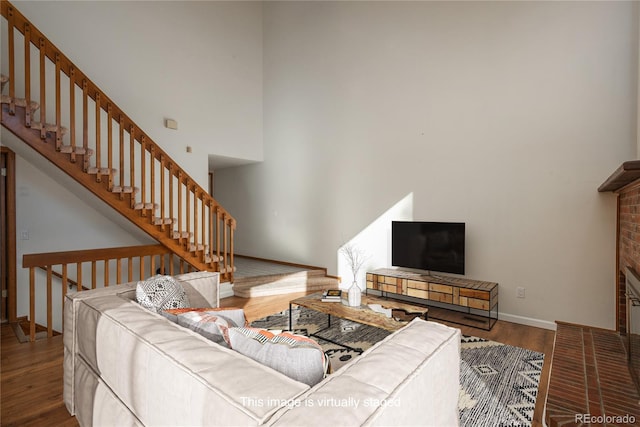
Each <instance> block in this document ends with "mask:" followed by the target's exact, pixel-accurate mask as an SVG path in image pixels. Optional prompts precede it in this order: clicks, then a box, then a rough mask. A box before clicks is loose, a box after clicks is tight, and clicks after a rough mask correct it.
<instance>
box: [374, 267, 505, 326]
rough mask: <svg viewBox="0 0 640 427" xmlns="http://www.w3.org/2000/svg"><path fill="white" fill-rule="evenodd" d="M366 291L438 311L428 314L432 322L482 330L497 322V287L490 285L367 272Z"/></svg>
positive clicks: (386, 270) (405, 273) (395, 272)
mask: <svg viewBox="0 0 640 427" xmlns="http://www.w3.org/2000/svg"><path fill="white" fill-rule="evenodd" d="M366 291H367V292H369V291H373V292H376V293H379V294H380V295H382V296H386V297H389V298H403V297H404V298H407V297H410V298H411V299H412V300H423V301H424V304H425V305H428V306H429V307H430V308H431V307H439V308H441V309H442V310H431V309H430V310H429V317H430V318H432V319H438V320H446V321H448V322H453V323H459V324H463V325H467V326H472V327H475V328H481V329H485V330H491V328H493V325H495V323H496V322H497V321H498V284H497V283H494V282H485V281H480V280H472V279H467V278H460V277H452V276H441V275H433V274H431V273H428V274H421V273H413V272H409V271H403V270H395V269H391V268H381V269H378V270H374V271H370V272H367V289H366ZM439 312H442V314H441V315H439V314H438V313H439ZM456 313H457V315H456Z"/></svg>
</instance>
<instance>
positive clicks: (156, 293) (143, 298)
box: [136, 275, 189, 312]
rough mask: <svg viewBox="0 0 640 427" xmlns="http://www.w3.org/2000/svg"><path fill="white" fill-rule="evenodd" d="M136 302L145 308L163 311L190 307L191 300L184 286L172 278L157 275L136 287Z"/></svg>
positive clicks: (142, 281)
mask: <svg viewBox="0 0 640 427" xmlns="http://www.w3.org/2000/svg"><path fill="white" fill-rule="evenodd" d="M136 300H137V301H138V303H140V305H142V306H143V307H144V308H147V309H149V310H151V311H155V312H158V311H161V310H166V309H169V308H185V307H189V299H188V298H187V294H186V293H185V291H184V288H183V287H182V285H181V284H180V283H179V282H178V281H176V280H175V279H174V278H173V277H171V276H163V275H157V276H153V277H150V278H148V279H147V280H141V281H139V282H138V284H137V285H136Z"/></svg>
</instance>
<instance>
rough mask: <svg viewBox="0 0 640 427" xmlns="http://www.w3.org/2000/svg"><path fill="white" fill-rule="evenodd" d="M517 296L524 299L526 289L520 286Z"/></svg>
mask: <svg viewBox="0 0 640 427" xmlns="http://www.w3.org/2000/svg"><path fill="white" fill-rule="evenodd" d="M516 295H517V296H518V298H524V295H525V293H524V288H523V287H522V286H518V288H517V289H516Z"/></svg>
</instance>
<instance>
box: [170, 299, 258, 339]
mask: <svg viewBox="0 0 640 427" xmlns="http://www.w3.org/2000/svg"><path fill="white" fill-rule="evenodd" d="M162 315H163V316H164V317H166V318H167V319H169V320H171V321H173V322H175V323H177V324H178V325H180V326H184V327H185V328H188V329H191V330H192V331H194V332H197V333H199V334H200V335H202V336H203V337H205V338H207V339H210V340H211V341H213V342H216V343H218V344H220V345H223V346H225V347H228V346H229V345H228V344H227V342H228V337H227V330H228V329H229V328H232V327H234V328H235V327H238V326H246V325H247V320H246V318H245V316H244V310H243V309H241V308H177V309H170V310H165V311H163V312H162Z"/></svg>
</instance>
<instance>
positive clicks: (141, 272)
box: [22, 245, 193, 341]
mask: <svg viewBox="0 0 640 427" xmlns="http://www.w3.org/2000/svg"><path fill="white" fill-rule="evenodd" d="M22 265H23V267H24V268H28V269H29V338H30V340H31V341H34V340H35V337H36V316H37V313H44V312H45V310H46V322H45V323H46V327H47V336H48V337H52V336H53V305H54V298H53V291H54V287H53V279H54V278H56V279H59V280H60V281H61V284H62V288H61V292H60V296H61V301H62V302H63V304H61V307H62V306H63V305H64V298H65V296H66V295H67V291H68V285H69V284H73V285H74V286H75V287H76V291H77V292H81V291H83V290H88V289H96V288H100V287H106V286H111V285H119V284H122V283H127V282H132V281H134V280H144V279H146V278H148V277H151V276H153V275H155V274H156V273H157V272H158V271H160V272H161V273H164V274H169V275H173V274H177V273H185V272H191V271H192V270H193V268H192V267H191V266H190V265H189V264H188V263H186V262H185V261H184V260H183V259H181V258H179V257H176V256H175V255H174V254H173V252H172V251H171V250H169V249H168V248H166V247H164V246H162V245H143V246H128V247H121V248H106V249H91V250H81V251H67V252H49V253H40V254H28V255H24V256H23V258H22ZM40 270H44V272H42V271H40ZM39 289H40V290H42V289H46V291H41V292H37V290H39ZM56 293H57V292H56ZM56 304H57V303H56ZM38 308H39V310H38ZM40 320H41V319H40ZM39 323H40V324H43V322H42V320H41V321H40V322H39Z"/></svg>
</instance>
